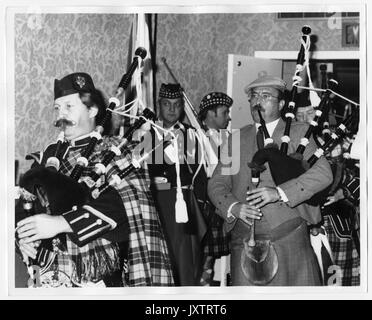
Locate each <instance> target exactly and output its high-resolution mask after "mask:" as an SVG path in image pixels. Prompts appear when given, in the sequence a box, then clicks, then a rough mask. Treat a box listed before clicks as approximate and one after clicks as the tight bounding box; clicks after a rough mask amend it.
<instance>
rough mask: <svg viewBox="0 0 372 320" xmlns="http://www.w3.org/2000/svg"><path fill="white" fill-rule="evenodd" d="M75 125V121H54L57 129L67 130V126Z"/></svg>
mask: <svg viewBox="0 0 372 320" xmlns="http://www.w3.org/2000/svg"><path fill="white" fill-rule="evenodd" d="M75 124H76V122H75V121H73V120H70V119H66V118H59V119H57V120H56V121H54V126H55V127H57V128H60V127H63V128H65V127H66V126H74V125H75Z"/></svg>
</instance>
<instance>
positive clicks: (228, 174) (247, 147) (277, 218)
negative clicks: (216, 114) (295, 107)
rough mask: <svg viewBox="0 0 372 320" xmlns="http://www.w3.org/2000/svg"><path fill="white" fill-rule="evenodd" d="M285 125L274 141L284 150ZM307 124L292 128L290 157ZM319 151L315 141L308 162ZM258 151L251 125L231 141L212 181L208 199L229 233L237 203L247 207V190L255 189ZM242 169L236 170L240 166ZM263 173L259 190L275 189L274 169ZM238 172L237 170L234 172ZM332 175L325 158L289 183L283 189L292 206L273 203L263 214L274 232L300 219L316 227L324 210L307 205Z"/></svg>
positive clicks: (280, 125) (307, 151)
mask: <svg viewBox="0 0 372 320" xmlns="http://www.w3.org/2000/svg"><path fill="white" fill-rule="evenodd" d="M284 128H285V122H284V121H283V120H282V119H280V120H279V122H278V124H277V126H276V128H275V130H274V132H273V135H272V138H273V140H274V142H275V143H276V144H278V145H279V146H280V144H281V140H280V139H281V137H282V136H283V133H284ZM307 128H308V125H307V124H304V123H298V122H295V123H293V124H292V126H291V132H290V138H291V141H290V142H289V146H288V154H290V153H293V152H295V151H296V149H297V147H298V145H299V143H300V139H301V138H303V137H304V135H305V132H306V130H307ZM315 150H316V145H315V142H314V141H313V140H312V139H311V140H310V143H309V145H308V146H307V147H306V149H305V153H304V159H306V160H307V159H308V158H309V157H310V156H311V155H312V154H313V153H314V152H315ZM256 151H257V143H256V128H255V125H248V126H246V127H244V128H242V129H240V130H237V131H235V132H234V133H233V135H232V136H231V137H230V139H229V143H228V144H225V145H224V147H223V148H222V152H221V159H220V162H219V164H218V165H217V168H216V170H215V171H214V174H213V176H212V178H211V179H210V180H209V183H208V195H209V197H210V199H211V201H212V202H213V204H214V205H215V206H216V208H217V209H218V210H217V213H218V214H219V215H220V216H221V217H223V218H224V219H225V220H226V222H227V224H226V228H227V230H231V229H232V228H233V227H234V225H235V223H236V221H237V219H228V218H227V211H228V209H229V207H230V205H231V204H233V203H234V202H242V203H246V200H245V199H246V192H247V190H248V189H249V190H252V189H255V188H256V187H255V186H254V185H253V184H252V183H251V169H250V168H249V167H248V163H249V162H250V161H251V159H252V157H253V155H254V154H255V152H256ZM237 164H239V168H238V169H236V165H237ZM265 166H266V170H265V171H264V172H262V173H261V176H260V184H259V185H258V186H257V188H260V187H265V186H275V183H274V181H273V179H272V177H271V173H270V168H269V166H268V164H265ZM234 168H235V169H234ZM332 179H333V177H332V171H331V168H330V166H329V164H328V162H327V160H326V159H325V158H323V157H321V158H320V159H319V160H318V161H317V162H316V163H315V164H314V165H313V166H312V167H311V168H310V169H309V170H308V171H306V172H305V173H304V174H302V175H300V176H299V177H297V178H295V179H292V180H289V181H287V182H285V183H283V184H281V185H279V187H280V188H281V189H282V190H283V191H284V193H285V194H286V196H287V197H288V202H287V203H283V202H275V203H269V204H267V205H266V206H265V207H263V208H261V211H262V213H263V215H264V217H265V219H266V221H267V222H268V224H269V226H270V228H271V229H274V228H276V227H277V226H279V225H281V224H282V223H284V222H286V221H288V220H291V219H293V218H296V217H302V218H303V219H304V220H306V221H307V222H308V223H309V224H316V223H318V222H319V221H320V220H321V214H320V208H319V207H316V206H310V205H307V204H305V203H304V202H305V201H306V200H308V199H310V198H311V197H312V196H313V195H314V194H315V193H317V192H319V191H321V190H323V189H324V188H326V187H327V186H328V185H329V184H330V183H331V182H332Z"/></svg>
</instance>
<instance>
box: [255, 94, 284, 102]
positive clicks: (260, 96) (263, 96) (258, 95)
mask: <svg viewBox="0 0 372 320" xmlns="http://www.w3.org/2000/svg"><path fill="white" fill-rule="evenodd" d="M259 98H261V100H262V101H264V102H266V101H268V100H270V99H272V98H279V96H273V95H272V94H271V93H267V92H264V93H261V92H252V93H251V94H250V96H249V97H248V101H249V102H251V101H257V100H258V99H259Z"/></svg>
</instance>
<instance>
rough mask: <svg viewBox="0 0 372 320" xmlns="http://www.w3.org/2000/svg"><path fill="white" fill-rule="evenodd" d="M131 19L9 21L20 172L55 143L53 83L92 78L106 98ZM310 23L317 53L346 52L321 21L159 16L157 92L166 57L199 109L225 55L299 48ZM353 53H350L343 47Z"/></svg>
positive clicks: (122, 59)
mask: <svg viewBox="0 0 372 320" xmlns="http://www.w3.org/2000/svg"><path fill="white" fill-rule="evenodd" d="M131 21H132V16H131V15H124V14H42V15H30V14H17V15H16V16H15V89H16V92H15V102H16V107H15V122H16V127H15V128H16V140H15V142H16V146H15V148H16V150H15V158H16V159H19V160H20V161H21V162H20V172H22V171H24V170H25V169H27V168H28V166H29V163H27V162H25V161H23V159H24V157H25V155H26V154H27V153H29V152H31V151H35V150H40V149H42V148H44V147H45V146H46V145H47V144H48V143H50V142H52V141H53V140H54V139H55V138H56V131H55V129H54V128H52V125H51V123H52V108H51V106H52V103H53V81H54V78H55V77H57V78H61V77H63V76H64V75H66V74H68V73H70V72H73V71H85V72H88V73H89V74H91V76H92V77H93V80H94V82H95V84H96V86H97V87H98V88H99V89H102V90H103V92H104V93H105V94H106V96H109V95H111V94H112V92H113V89H114V88H115V86H116V85H117V82H118V80H119V79H120V78H121V76H122V74H123V71H124V70H125V68H126V61H127V60H126V59H127V44H128V40H129V33H130V25H131ZM304 24H310V25H311V27H312V30H313V32H312V33H313V34H315V35H316V36H317V37H318V40H317V42H316V47H317V49H318V50H345V48H342V47H341V30H337V29H333V30H331V29H329V28H328V25H327V21H325V20H313V21H298V20H297V21H279V20H277V19H276V18H275V14H273V13H268V14H159V15H158V33H157V63H158V74H157V88H159V87H160V83H161V82H171V81H172V80H171V77H170V75H169V74H168V72H167V70H166V69H165V67H164V65H163V64H162V62H161V60H160V58H161V57H165V58H166V59H167V62H168V64H169V66H170V68H171V69H172V71H173V73H174V74H175V76H176V77H177V79H178V80H179V81H180V82H181V84H182V85H183V87H184V88H185V90H186V93H187V95H188V96H189V98H190V100H191V101H192V102H193V104H194V106H195V107H196V108H198V105H199V103H200V100H201V98H202V97H203V96H204V95H205V94H206V93H207V92H209V91H215V90H218V91H226V81H227V80H226V79H227V54H229V53H234V54H243V55H251V56H253V55H254V51H256V50H291V51H297V50H298V49H299V38H300V36H301V28H302V26H303V25H304ZM347 49H349V50H353V48H347Z"/></svg>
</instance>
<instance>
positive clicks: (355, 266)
mask: <svg viewBox="0 0 372 320" xmlns="http://www.w3.org/2000/svg"><path fill="white" fill-rule="evenodd" d="M323 220H324V224H323V225H324V228H325V230H326V232H327V236H328V240H329V244H330V246H331V249H332V252H333V258H334V263H335V264H336V265H337V266H339V267H340V268H341V275H342V282H341V283H342V286H359V285H360V260H359V255H358V252H357V249H356V246H355V243H354V241H353V239H351V238H341V237H339V236H338V235H337V234H336V232H335V230H334V228H333V226H332V223H331V220H330V218H329V216H328V215H325V216H324V217H323Z"/></svg>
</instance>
